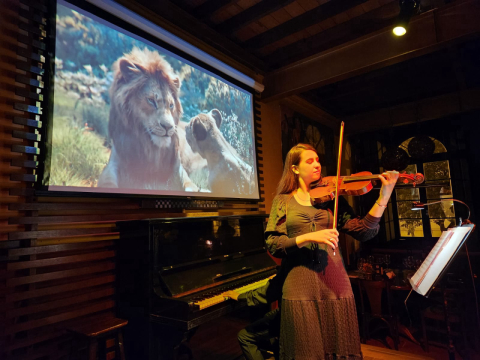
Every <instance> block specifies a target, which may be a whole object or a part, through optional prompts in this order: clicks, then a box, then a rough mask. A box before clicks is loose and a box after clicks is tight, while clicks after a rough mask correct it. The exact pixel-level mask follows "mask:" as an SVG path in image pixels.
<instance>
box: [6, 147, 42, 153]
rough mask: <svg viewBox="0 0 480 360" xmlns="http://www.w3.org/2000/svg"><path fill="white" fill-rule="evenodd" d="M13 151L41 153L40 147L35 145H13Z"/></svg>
mask: <svg viewBox="0 0 480 360" xmlns="http://www.w3.org/2000/svg"><path fill="white" fill-rule="evenodd" d="M12 152H16V153H22V154H33V155H38V154H40V149H39V148H37V147H33V146H23V145H12Z"/></svg>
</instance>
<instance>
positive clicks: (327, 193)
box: [310, 171, 424, 203]
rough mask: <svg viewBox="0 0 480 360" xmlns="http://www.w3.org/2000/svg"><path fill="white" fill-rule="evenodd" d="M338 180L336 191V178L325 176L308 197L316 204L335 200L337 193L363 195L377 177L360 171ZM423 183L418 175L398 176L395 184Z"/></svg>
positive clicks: (370, 188) (422, 177)
mask: <svg viewBox="0 0 480 360" xmlns="http://www.w3.org/2000/svg"><path fill="white" fill-rule="evenodd" d="M338 179H339V181H338V190H336V186H337V176H327V177H324V178H323V179H322V181H320V182H319V183H318V185H317V186H316V187H315V188H313V189H311V190H310V197H311V198H312V199H314V200H315V202H316V203H322V202H325V201H330V200H333V199H335V194H336V193H337V191H338V194H339V195H363V194H366V193H368V192H369V191H370V190H372V188H373V184H372V181H374V180H379V178H378V175H375V174H372V173H371V172H369V171H362V172H359V173H356V174H353V175H350V176H340V177H339V178H338ZM423 181H424V176H423V174H420V173H417V174H400V175H399V176H398V180H397V183H398V182H400V183H403V184H405V185H407V184H411V185H413V187H415V186H416V185H418V184H421V183H423Z"/></svg>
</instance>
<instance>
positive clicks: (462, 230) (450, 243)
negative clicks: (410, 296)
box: [409, 226, 471, 295]
mask: <svg viewBox="0 0 480 360" xmlns="http://www.w3.org/2000/svg"><path fill="white" fill-rule="evenodd" d="M470 230H471V228H470V227H468V226H464V227H456V228H452V229H448V230H446V231H444V232H443V233H442V236H440V238H439V239H438V241H437V243H436V244H435V246H434V247H433V249H432V250H431V251H430V253H429V254H428V256H427V257H426V259H425V260H424V261H423V263H422V265H421V266H420V267H419V268H418V270H417V272H416V273H415V275H413V276H412V278H411V279H410V280H409V281H410V285H412V288H413V290H415V291H416V292H418V293H419V294H421V295H425V294H426V293H427V292H428V290H429V289H430V288H431V287H432V285H433V283H434V282H435V280H436V279H437V278H438V276H439V275H440V273H441V272H442V270H443V269H444V268H445V266H446V265H447V264H448V262H449V260H450V258H451V257H452V256H453V254H454V253H455V251H456V250H457V248H458V246H459V245H460V244H461V243H462V241H463V239H464V238H465V236H466V235H467V234H468V232H469V231H470Z"/></svg>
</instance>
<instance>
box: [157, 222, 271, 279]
mask: <svg viewBox="0 0 480 360" xmlns="http://www.w3.org/2000/svg"><path fill="white" fill-rule="evenodd" d="M265 219H266V215H263V216H242V217H240V216H222V217H198V218H188V220H187V219H169V221H159V222H155V223H154V224H152V225H153V237H154V243H155V245H154V246H156V247H157V248H156V249H155V257H156V259H155V260H156V261H155V263H156V269H157V270H160V269H164V270H166V269H174V268H177V267H184V266H185V265H190V264H195V263H201V262H211V261H212V260H222V259H226V258H229V257H230V258H232V257H235V258H238V257H241V256H243V255H245V254H246V253H248V252H252V251H258V250H261V249H264V248H265V240H264V226H265ZM186 220H187V221H186Z"/></svg>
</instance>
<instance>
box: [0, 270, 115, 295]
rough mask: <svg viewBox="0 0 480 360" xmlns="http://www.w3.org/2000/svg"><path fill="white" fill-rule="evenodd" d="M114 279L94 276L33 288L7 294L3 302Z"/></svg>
mask: <svg viewBox="0 0 480 360" xmlns="http://www.w3.org/2000/svg"><path fill="white" fill-rule="evenodd" d="M107 270H109V269H107ZM105 271H106V270H105ZM114 281H115V275H106V276H105V275H104V276H98V277H95V278H94V279H88V280H82V281H77V282H72V283H68V284H65V285H57V286H50V287H47V288H43V289H35V290H29V291H22V292H15V293H12V294H7V295H6V296H5V302H6V303H12V302H15V301H21V300H25V299H33V298H36V297H41V296H48V295H53V294H59V293H64V292H67V291H73V290H78V289H85V288H89V287H94V286H98V285H103V284H108V283H113V282H114Z"/></svg>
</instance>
